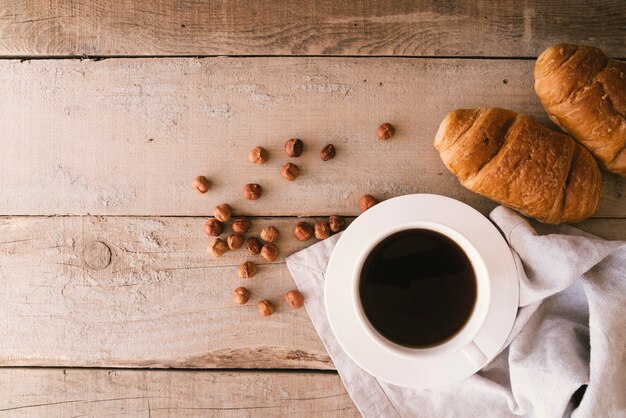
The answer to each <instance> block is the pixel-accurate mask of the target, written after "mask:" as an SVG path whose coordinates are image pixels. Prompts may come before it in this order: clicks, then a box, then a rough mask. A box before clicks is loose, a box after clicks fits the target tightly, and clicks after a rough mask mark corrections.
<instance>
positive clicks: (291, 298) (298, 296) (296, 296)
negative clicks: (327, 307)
mask: <svg viewBox="0 0 626 418" xmlns="http://www.w3.org/2000/svg"><path fill="white" fill-rule="evenodd" d="M285 300H286V301H287V303H288V304H289V306H291V307H292V308H294V309H297V308H300V307H301V306H302V305H304V296H302V293H300V292H298V291H297V290H290V291H289V292H287V293H286V294H285Z"/></svg>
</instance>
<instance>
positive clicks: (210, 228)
mask: <svg viewBox="0 0 626 418" xmlns="http://www.w3.org/2000/svg"><path fill="white" fill-rule="evenodd" d="M223 230H224V225H222V223H221V222H220V221H218V220H217V219H215V218H211V219H209V220H208V221H206V223H205V224H204V232H205V233H206V234H207V235H208V236H210V237H219V236H220V234H221V233H222V231H223Z"/></svg>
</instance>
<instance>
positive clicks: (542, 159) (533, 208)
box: [434, 108, 602, 224]
mask: <svg viewBox="0 0 626 418" xmlns="http://www.w3.org/2000/svg"><path fill="white" fill-rule="evenodd" d="M434 145H435V148H436V149H437V150H438V151H439V155H440V157H441V160H442V161H443V163H444V164H445V165H446V167H448V170H450V171H451V172H452V173H454V174H455V175H456V176H457V177H458V179H459V181H460V182H461V184H462V185H463V186H465V187H466V188H468V189H469V190H472V191H473V192H476V193H478V194H481V195H483V196H485V197H488V198H490V199H492V200H495V201H496V202H499V203H502V204H504V205H506V206H509V207H511V208H513V209H515V210H517V211H519V212H521V213H522V214H524V215H527V216H530V217H532V218H535V219H537V220H539V221H541V222H545V223H549V224H558V223H563V222H578V221H582V220H583V219H586V218H588V217H589V216H591V214H593V212H594V211H595V210H596V209H597V207H598V204H599V203H600V195H601V190H602V176H601V174H600V170H599V169H598V165H597V163H596V161H595V159H594V158H593V156H592V155H591V154H590V153H589V151H587V150H586V149H585V148H584V147H582V146H581V145H580V144H579V143H577V142H576V141H574V140H573V139H572V138H570V137H569V136H567V135H565V134H563V133H560V132H556V131H553V130H551V129H548V128H546V127H545V126H543V125H541V124H539V123H538V122H536V121H534V120H533V119H531V118H529V117H528V116H525V115H522V114H517V113H515V112H513V111H511V110H506V109H498V108H490V109H459V110H455V111H453V112H450V113H448V115H447V116H446V117H445V119H444V120H443V122H441V125H440V126H439V130H438V131H437V135H436V136H435V142H434Z"/></svg>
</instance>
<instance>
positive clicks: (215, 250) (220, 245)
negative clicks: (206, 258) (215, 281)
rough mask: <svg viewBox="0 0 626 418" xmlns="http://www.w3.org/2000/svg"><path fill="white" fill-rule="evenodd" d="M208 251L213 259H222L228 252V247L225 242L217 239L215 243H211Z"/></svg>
mask: <svg viewBox="0 0 626 418" xmlns="http://www.w3.org/2000/svg"><path fill="white" fill-rule="evenodd" d="M207 251H208V252H209V254H211V255H212V256H213V257H215V258H217V257H221V256H222V255H223V254H224V253H225V252H226V251H228V246H227V245H226V243H225V242H224V241H222V240H221V239H219V238H217V239H215V240H214V241H213V242H210V243H209V245H208V247H207Z"/></svg>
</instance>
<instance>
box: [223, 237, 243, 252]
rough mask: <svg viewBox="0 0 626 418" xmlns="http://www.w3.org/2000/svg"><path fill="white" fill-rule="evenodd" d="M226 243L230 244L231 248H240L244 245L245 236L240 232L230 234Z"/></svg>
mask: <svg viewBox="0 0 626 418" xmlns="http://www.w3.org/2000/svg"><path fill="white" fill-rule="evenodd" d="M226 244H228V248H229V249H231V250H238V249H240V248H241V246H242V245H243V237H242V236H241V235H239V234H230V235H229V236H228V238H226Z"/></svg>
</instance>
